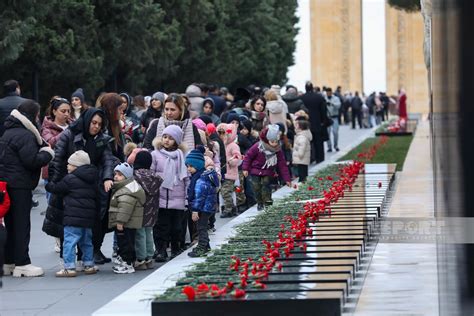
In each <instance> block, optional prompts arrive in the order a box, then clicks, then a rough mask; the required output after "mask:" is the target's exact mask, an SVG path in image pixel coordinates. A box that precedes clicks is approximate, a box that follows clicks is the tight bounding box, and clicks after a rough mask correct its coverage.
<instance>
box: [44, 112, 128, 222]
mask: <svg viewBox="0 0 474 316" xmlns="http://www.w3.org/2000/svg"><path fill="white" fill-rule="evenodd" d="M96 114H102V115H103V112H102V110H100V109H97V108H89V109H87V110H86V111H84V112H83V113H82V114H81V117H79V119H77V120H76V121H75V122H74V123H72V124H71V125H70V126H69V127H68V128H67V129H66V130H65V131H64V132H63V133H62V134H61V136H60V137H59V141H58V142H57V143H56V147H55V148H54V150H55V153H56V156H55V159H53V160H52V161H51V163H50V164H49V169H48V173H49V181H52V182H58V181H60V180H61V179H62V178H63V177H64V176H65V175H66V174H67V160H68V159H69V157H70V156H71V155H72V154H73V153H74V152H76V151H77V150H84V151H85V152H87V153H88V154H89V157H90V160H91V164H92V165H94V166H96V167H97V169H98V170H99V181H98V184H97V185H98V186H97V187H96V189H97V190H98V192H99V193H100V218H103V217H104V216H105V214H106V212H107V210H108V201H109V199H110V192H105V190H104V186H103V183H104V181H105V180H113V178H114V167H115V166H116V165H117V164H118V163H119V160H118V159H117V158H116V157H115V156H114V155H113V154H112V151H111V149H110V145H111V143H113V141H114V140H113V139H112V138H111V137H110V136H108V135H106V134H104V133H103V132H102V131H101V132H99V134H97V135H96V136H95V137H90V136H89V125H90V122H91V120H92V118H93V117H94V116H95V115H96ZM112 146H113V144H112ZM51 200H52V201H50V203H49V205H48V209H47V210H46V219H48V217H50V214H48V213H56V212H59V211H60V210H54V209H55V208H61V203H60V201H55V200H57V199H56V198H53V197H51ZM51 216H53V215H51ZM46 224H47V223H46V220H45V223H44V225H46Z"/></svg>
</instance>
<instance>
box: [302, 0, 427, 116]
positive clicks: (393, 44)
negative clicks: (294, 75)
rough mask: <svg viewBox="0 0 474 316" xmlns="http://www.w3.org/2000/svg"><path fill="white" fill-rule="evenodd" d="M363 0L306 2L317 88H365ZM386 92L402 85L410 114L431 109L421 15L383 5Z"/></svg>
mask: <svg viewBox="0 0 474 316" xmlns="http://www.w3.org/2000/svg"><path fill="white" fill-rule="evenodd" d="M362 18H363V17H362V0H310V23H311V80H312V81H313V83H314V84H315V85H317V86H324V85H326V86H330V87H336V86H338V85H340V86H341V87H342V90H343V91H346V90H350V91H364V89H363V88H364V87H363V65H362V60H363V59H362V56H363V50H362V41H363V36H362ZM385 23H386V29H385V32H386V63H387V65H386V68H387V79H386V80H387V82H386V83H387V93H388V94H389V95H397V94H398V90H399V89H400V88H404V89H405V90H406V92H407V96H408V112H409V113H422V114H426V113H428V112H429V94H428V71H427V69H426V66H425V62H424V55H423V28H424V25H423V17H422V15H421V14H420V13H419V12H417V13H406V12H404V11H399V10H396V9H393V8H391V7H390V6H389V5H388V4H386V9H385Z"/></svg>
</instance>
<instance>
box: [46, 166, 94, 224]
mask: <svg viewBox="0 0 474 316" xmlns="http://www.w3.org/2000/svg"><path fill="white" fill-rule="evenodd" d="M98 178H99V173H98V171H97V168H96V167H95V166H94V165H84V166H80V167H79V168H77V169H76V170H74V171H73V172H72V173H70V174H68V175H66V176H65V177H64V178H63V179H62V180H61V181H59V182H58V183H53V182H48V184H47V185H46V190H47V191H49V192H51V193H55V194H58V195H63V196H64V218H63V219H62V224H63V225H64V226H75V227H85V228H92V227H93V226H94V223H95V222H96V221H97V219H98V203H99V193H98V192H97V180H98Z"/></svg>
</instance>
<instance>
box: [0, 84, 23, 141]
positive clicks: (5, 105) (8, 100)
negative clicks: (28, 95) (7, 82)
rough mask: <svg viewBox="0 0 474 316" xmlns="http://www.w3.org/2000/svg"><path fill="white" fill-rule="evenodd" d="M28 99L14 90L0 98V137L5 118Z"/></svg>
mask: <svg viewBox="0 0 474 316" xmlns="http://www.w3.org/2000/svg"><path fill="white" fill-rule="evenodd" d="M26 100H28V99H25V98H22V97H20V96H19V95H18V94H17V93H16V92H11V93H9V94H7V96H6V97H4V98H2V99H0V137H2V135H3V133H4V132H5V126H4V123H5V120H6V119H7V117H8V116H9V115H10V113H11V112H12V111H13V110H16V109H17V108H18V106H19V105H20V104H21V103H22V102H23V101H26Z"/></svg>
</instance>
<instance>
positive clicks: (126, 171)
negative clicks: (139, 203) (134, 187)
mask: <svg viewBox="0 0 474 316" xmlns="http://www.w3.org/2000/svg"><path fill="white" fill-rule="evenodd" d="M114 171H118V172H120V173H121V174H123V176H124V177H125V178H126V179H129V178H131V177H133V168H132V167H131V166H130V165H129V164H128V163H126V162H123V163H121V164H120V165H118V166H117V167H115V169H114Z"/></svg>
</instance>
